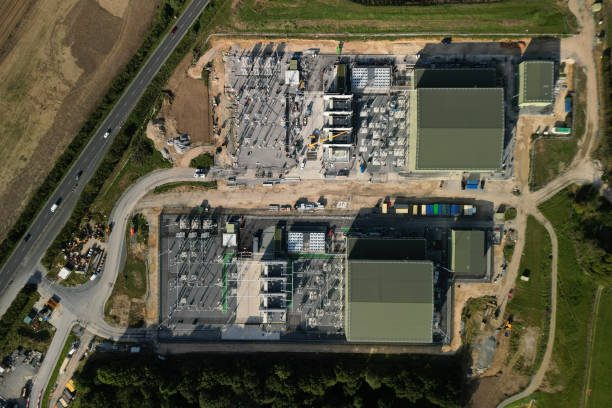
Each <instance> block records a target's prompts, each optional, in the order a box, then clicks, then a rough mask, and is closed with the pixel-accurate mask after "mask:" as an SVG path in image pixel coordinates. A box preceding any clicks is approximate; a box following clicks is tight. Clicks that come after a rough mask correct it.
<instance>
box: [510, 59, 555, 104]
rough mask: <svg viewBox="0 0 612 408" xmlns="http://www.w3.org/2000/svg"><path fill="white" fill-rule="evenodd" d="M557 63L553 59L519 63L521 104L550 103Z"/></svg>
mask: <svg viewBox="0 0 612 408" xmlns="http://www.w3.org/2000/svg"><path fill="white" fill-rule="evenodd" d="M554 73H555V65H554V63H553V62H552V61H524V62H521V63H520V64H519V101H518V103H519V105H535V106H541V105H548V104H551V103H552V101H553V87H554Z"/></svg>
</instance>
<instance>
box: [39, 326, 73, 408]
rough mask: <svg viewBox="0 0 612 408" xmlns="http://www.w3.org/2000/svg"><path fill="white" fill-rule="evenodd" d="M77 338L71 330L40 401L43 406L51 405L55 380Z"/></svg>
mask: <svg viewBox="0 0 612 408" xmlns="http://www.w3.org/2000/svg"><path fill="white" fill-rule="evenodd" d="M75 339H76V335H75V334H74V333H73V332H72V330H71V331H70V334H69V335H68V339H66V343H65V344H64V348H63V349H62V352H61V353H60V355H59V358H58V360H57V363H56V364H55V368H54V369H53V372H52V373H51V377H50V378H49V383H48V384H47V388H45V392H44V394H43V396H42V399H41V402H40V406H41V407H48V406H49V397H50V396H51V389H52V388H53V386H54V385H55V381H56V380H57V376H58V375H59V370H60V368H61V367H62V363H63V362H64V359H65V358H66V356H67V355H68V352H69V351H70V346H71V345H72V342H73V341H74V340H75Z"/></svg>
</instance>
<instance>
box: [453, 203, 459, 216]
mask: <svg viewBox="0 0 612 408" xmlns="http://www.w3.org/2000/svg"><path fill="white" fill-rule="evenodd" d="M451 214H452V215H460V214H461V208H460V207H459V206H458V205H457V204H453V205H452V206H451Z"/></svg>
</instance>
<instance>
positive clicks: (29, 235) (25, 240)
mask: <svg viewBox="0 0 612 408" xmlns="http://www.w3.org/2000/svg"><path fill="white" fill-rule="evenodd" d="M30 238H32V234H30V233H29V232H28V234H27V235H26V236H25V238H24V239H23V241H24V242H28V241H29V240H30Z"/></svg>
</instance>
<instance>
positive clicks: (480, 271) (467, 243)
mask: <svg viewBox="0 0 612 408" xmlns="http://www.w3.org/2000/svg"><path fill="white" fill-rule="evenodd" d="M451 235H452V236H451V240H452V253H451V269H452V270H453V271H454V272H455V276H456V277H457V278H462V277H464V278H467V277H482V276H485V274H486V272H487V248H486V240H485V232H484V231H476V230H452V234H451Z"/></svg>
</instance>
